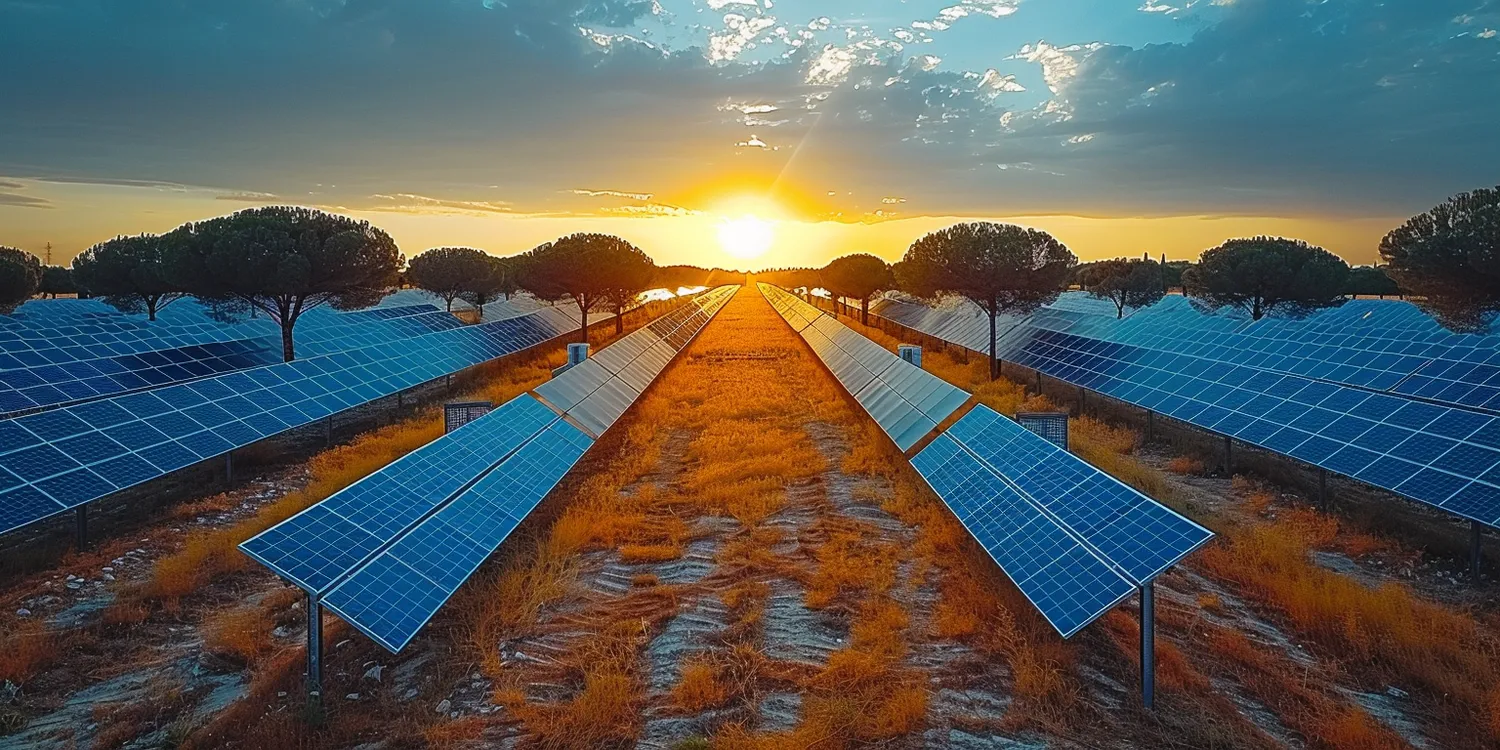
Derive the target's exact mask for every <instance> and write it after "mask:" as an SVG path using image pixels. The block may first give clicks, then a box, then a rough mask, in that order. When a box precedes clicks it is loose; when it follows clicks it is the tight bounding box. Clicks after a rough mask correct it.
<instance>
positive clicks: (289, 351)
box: [281, 320, 297, 362]
mask: <svg viewBox="0 0 1500 750" xmlns="http://www.w3.org/2000/svg"><path fill="white" fill-rule="evenodd" d="M294 325H296V321H293V322H291V323H288V322H286V321H284V320H283V321H282V323H281V361H283V362H290V361H292V360H294V359H296V358H297V350H296V347H295V346H293V344H292V326H294Z"/></svg>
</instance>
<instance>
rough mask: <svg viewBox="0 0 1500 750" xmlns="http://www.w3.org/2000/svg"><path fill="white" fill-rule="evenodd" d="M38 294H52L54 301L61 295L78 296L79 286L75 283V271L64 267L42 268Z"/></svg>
mask: <svg viewBox="0 0 1500 750" xmlns="http://www.w3.org/2000/svg"><path fill="white" fill-rule="evenodd" d="M37 292H38V293H41V294H50V295H52V299H57V295H59V294H77V293H78V286H77V285H76V284H74V283H73V270H72V269H70V268H66V267H64V266H42V281H41V285H40V286H38V287H37Z"/></svg>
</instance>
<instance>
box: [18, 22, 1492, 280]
mask: <svg viewBox="0 0 1500 750" xmlns="http://www.w3.org/2000/svg"><path fill="white" fill-rule="evenodd" d="M1497 29H1500V0H906V1H901V0H857V1H856V0H822V1H819V2H814V1H813V0H0V71H3V73H4V74H3V75H0V244H3V245H11V246H16V247H21V248H23V249H26V250H28V251H31V252H33V253H35V254H37V255H39V256H42V255H45V254H46V250H45V249H44V248H45V246H46V245H47V244H49V243H50V244H51V245H52V250H51V255H52V262H54V263H59V264H61V263H66V262H67V261H68V260H69V259H70V258H71V257H72V256H73V255H74V254H76V253H77V252H79V251H80V250H82V249H84V248H85V247H87V246H88V245H90V244H92V243H94V242H97V241H100V240H103V239H107V238H109V237H112V236H115V235H118V234H133V233H138V232H145V231H150V232H160V231H165V230H168V229H171V228H172V227H174V226H177V225H178V224H181V223H182V222H185V221H190V220H194V219H201V218H207V217H211V216H216V215H221V214H224V213H229V212H232V211H235V210H239V209H242V208H246V207H250V206H255V205H266V204H283V203H295V204H302V205H312V206H317V207H321V208H325V209H328V210H333V211H338V212H341V213H346V214H349V215H353V216H357V217H359V218H362V219H367V220H369V221H371V222H373V223H374V224H376V225H378V226H380V227H382V228H384V229H386V230H387V231H389V232H390V233H391V234H392V235H393V236H394V237H395V238H396V240H397V242H398V243H399V244H400V245H401V247H402V249H403V251H405V252H406V254H407V255H408V256H410V255H414V254H416V253H417V252H420V251H421V250H423V249H425V248H427V247H433V246H441V245H472V246H476V247H481V248H484V249H486V250H489V251H490V252H494V253H496V254H501V255H508V254H511V253H515V252H521V251H524V250H527V249H530V248H531V247H533V246H535V245H537V244H539V243H541V242H544V241H546V240H549V239H552V238H555V237H558V236H561V235H564V234H568V233H571V232H575V231H603V232H610V233H615V234H619V235H621V236H623V237H625V238H627V239H629V240H631V241H632V242H635V243H636V244H637V245H639V246H640V247H642V248H643V249H644V250H646V251H647V252H648V253H650V254H651V255H652V256H653V257H655V258H656V259H657V261H658V262H659V263H694V264H698V265H706V266H724V267H737V268H749V269H755V268H761V267H777V266H787V265H821V264H822V263H824V262H826V261H827V260H828V259H830V258H832V257H835V256H837V255H841V254H845V253H849V252H860V251H863V252H874V253H876V254H878V255H881V256H882V257H886V258H888V259H892V260H895V259H897V258H899V257H900V255H901V253H902V252H904V250H905V249H906V247H907V246H908V245H909V244H910V243H911V242H912V241H913V240H915V239H916V238H917V237H919V236H921V235H922V234H924V233H926V232H929V231H932V230H934V229H937V228H940V227H942V226H946V225H947V224H951V223H953V222H955V221H962V220H972V219H989V220H998V221H1012V222H1016V223H1022V224H1027V225H1030V226H1036V227H1040V228H1043V229H1046V230H1048V231H1050V232H1052V233H1053V234H1055V235H1057V236H1058V237H1059V238H1060V239H1061V240H1062V241H1063V242H1065V243H1066V244H1068V246H1069V247H1070V248H1071V249H1072V250H1073V251H1074V252H1075V253H1077V254H1078V255H1079V256H1080V258H1082V259H1084V260H1091V259H1097V258H1102V257H1116V256H1122V255H1130V256H1135V255H1140V254H1142V253H1146V254H1149V255H1151V256H1152V257H1158V256H1161V255H1165V256H1167V257H1169V258H1174V259H1176V258H1183V259H1191V258H1195V257H1196V256H1197V255H1198V253H1199V252H1201V251H1202V250H1204V249H1206V248H1208V247H1212V246H1213V245H1215V244H1218V243H1219V242H1221V241H1222V240H1224V239H1227V238H1229V237H1235V236H1247V235H1253V234H1279V235H1284V236H1293V237H1299V238H1302V239H1305V240H1308V241H1310V242H1313V243H1315V244H1319V245H1322V246H1324V247H1327V248H1328V249H1330V250H1332V251H1334V252H1336V253H1338V254H1340V255H1341V256H1343V257H1344V258H1345V259H1347V260H1349V261H1350V262H1351V263H1369V262H1371V261H1373V260H1374V259H1375V248H1376V246H1377V245H1378V242H1379V239H1380V237H1381V236H1382V235H1383V234H1384V233H1385V232H1386V231H1388V230H1389V229H1391V228H1393V227H1395V226H1396V225H1398V224H1399V223H1400V222H1401V221H1403V220H1404V219H1405V218H1406V217H1408V216H1410V215H1412V214H1414V213H1417V212H1420V211H1423V210H1425V209H1427V208H1429V207H1431V206H1433V205H1435V204H1437V203H1439V202H1441V201H1442V200H1443V199H1444V198H1446V197H1447V196H1449V195H1451V194H1454V193H1458V192H1462V191H1464V190H1469V189H1473V188H1477V187H1485V186H1491V185H1494V184H1496V183H1500V139H1497V138H1496V135H1495V134H1496V132H1497V127H1500V126H1497V125H1496V123H1500V34H1497ZM745 217H751V218H749V219H746V218H745Z"/></svg>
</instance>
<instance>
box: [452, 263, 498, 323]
mask: <svg viewBox="0 0 1500 750" xmlns="http://www.w3.org/2000/svg"><path fill="white" fill-rule="evenodd" d="M507 273H509V271H508V270H507V268H506V263H505V260H504V259H503V258H496V257H495V256H493V255H488V254H486V255H485V256H484V258H483V261H482V263H481V265H480V267H479V268H477V269H475V271H474V273H473V274H472V275H471V276H470V277H469V278H468V280H466V281H465V282H464V283H463V286H462V288H461V289H460V290H459V293H458V296H459V297H460V298H462V299H463V301H465V302H467V303H469V304H470V305H473V306H474V309H475V310H477V311H478V315H479V319H480V320H484V306H485V305H488V304H489V303H491V302H494V301H495V300H497V299H499V298H500V295H502V294H505V283H506V282H505V277H506V275H507Z"/></svg>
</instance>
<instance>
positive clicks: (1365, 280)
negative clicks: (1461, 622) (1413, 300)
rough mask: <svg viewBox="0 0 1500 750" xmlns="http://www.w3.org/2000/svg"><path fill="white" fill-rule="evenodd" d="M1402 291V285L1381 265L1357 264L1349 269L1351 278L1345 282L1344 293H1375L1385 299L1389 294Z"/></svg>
mask: <svg viewBox="0 0 1500 750" xmlns="http://www.w3.org/2000/svg"><path fill="white" fill-rule="evenodd" d="M1400 293H1401V287H1399V286H1397V285H1396V281H1395V279H1392V278H1391V277H1390V276H1388V275H1386V272H1385V269H1383V268H1381V267H1380V266H1355V267H1353V268H1351V269H1349V278H1348V280H1346V281H1345V282H1344V294H1348V295H1350V296H1358V295H1361V294H1363V295H1366V296H1368V295H1372V294H1373V295H1375V296H1377V297H1379V298H1381V299H1385V295H1387V294H1400Z"/></svg>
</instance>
